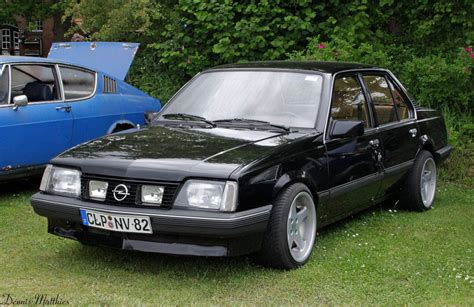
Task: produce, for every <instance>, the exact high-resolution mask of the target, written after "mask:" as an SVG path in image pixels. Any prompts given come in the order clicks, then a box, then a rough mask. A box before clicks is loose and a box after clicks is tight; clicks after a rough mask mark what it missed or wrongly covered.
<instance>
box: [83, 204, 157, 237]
mask: <svg viewBox="0 0 474 307" xmlns="http://www.w3.org/2000/svg"><path fill="white" fill-rule="evenodd" d="M80 211H81V218H82V225H85V226H89V227H94V228H100V229H105V230H110V231H118V232H132V233H153V232H152V230H151V223H150V217H148V216H136V215H117V214H110V213H104V212H98V211H92V210H86V209H80Z"/></svg>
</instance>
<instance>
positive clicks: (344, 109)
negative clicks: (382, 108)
mask: <svg viewBox="0 0 474 307" xmlns="http://www.w3.org/2000/svg"><path fill="white" fill-rule="evenodd" d="M331 117H332V119H335V120H360V121H363V122H364V127H366V128H367V127H369V114H368V112H367V101H366V100H365V96H364V93H363V91H362V87H361V85H360V83H359V81H358V79H357V77H356V76H342V77H338V78H337V79H336V80H335V81H334V90H333V94H332V101H331Z"/></svg>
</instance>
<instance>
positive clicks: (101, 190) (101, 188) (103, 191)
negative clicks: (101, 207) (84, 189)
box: [89, 180, 109, 200]
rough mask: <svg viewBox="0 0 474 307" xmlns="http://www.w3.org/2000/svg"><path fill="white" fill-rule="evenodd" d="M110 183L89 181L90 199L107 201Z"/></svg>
mask: <svg viewBox="0 0 474 307" xmlns="http://www.w3.org/2000/svg"><path fill="white" fill-rule="evenodd" d="M108 187H109V183H108V182H105V181H98V180H91V181H89V197H90V198H91V199H94V200H105V197H106V196H107V188H108Z"/></svg>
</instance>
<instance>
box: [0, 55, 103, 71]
mask: <svg viewBox="0 0 474 307" xmlns="http://www.w3.org/2000/svg"><path fill="white" fill-rule="evenodd" d="M8 63H53V64H56V63H57V64H64V65H71V66H76V67H82V68H85V69H89V70H92V71H97V70H96V69H94V68H91V67H87V66H84V65H78V64H75V63H68V62H66V61H62V60H58V59H49V58H42V57H34V56H10V55H7V56H4V55H0V64H8Z"/></svg>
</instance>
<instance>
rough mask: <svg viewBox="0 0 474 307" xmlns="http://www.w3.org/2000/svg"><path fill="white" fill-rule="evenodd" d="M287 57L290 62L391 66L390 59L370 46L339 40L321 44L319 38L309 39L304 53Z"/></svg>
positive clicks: (294, 53)
mask: <svg viewBox="0 0 474 307" xmlns="http://www.w3.org/2000/svg"><path fill="white" fill-rule="evenodd" d="M288 57H289V59H290V60H307V61H338V62H358V63H365V64H373V65H377V66H381V67H390V66H391V65H392V57H391V56H390V55H389V54H388V53H387V52H385V51H384V50H380V49H377V48H376V47H374V46H373V45H372V44H369V43H361V44H359V45H356V44H355V43H353V42H349V41H347V40H344V39H340V38H334V39H333V40H332V41H330V42H322V41H321V39H320V37H319V36H317V37H315V38H313V39H311V40H310V42H309V44H308V46H307V47H306V49H305V50H304V51H297V52H293V53H290V54H288Z"/></svg>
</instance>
